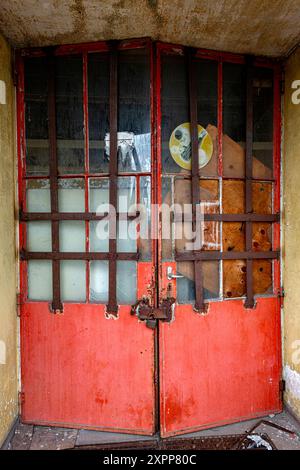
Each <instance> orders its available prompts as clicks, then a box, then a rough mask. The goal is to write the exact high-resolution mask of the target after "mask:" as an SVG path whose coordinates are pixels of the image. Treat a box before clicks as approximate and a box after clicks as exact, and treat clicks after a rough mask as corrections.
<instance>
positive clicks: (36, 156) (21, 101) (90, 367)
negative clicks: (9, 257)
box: [18, 40, 155, 435]
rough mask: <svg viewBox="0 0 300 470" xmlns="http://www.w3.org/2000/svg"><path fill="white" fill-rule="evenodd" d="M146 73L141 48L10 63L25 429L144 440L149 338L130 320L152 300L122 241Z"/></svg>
mask: <svg viewBox="0 0 300 470" xmlns="http://www.w3.org/2000/svg"><path fill="white" fill-rule="evenodd" d="M150 63H151V52H150V47H149V41H144V40H143V41H136V42H131V43H128V42H126V43H122V44H117V43H114V42H113V43H110V44H107V43H100V44H92V45H85V46H78V47H74V48H73V47H69V46H68V47H57V48H52V49H50V50H48V49H44V50H34V51H33V50H31V51H22V52H21V53H20V57H19V69H18V72H19V73H18V129H19V134H18V135H19V156H20V159H19V162H20V166H19V178H20V179H19V181H20V184H19V196H20V219H21V225H20V246H21V286H20V289H21V298H20V301H21V308H20V315H21V369H22V373H21V375H22V420H23V421H24V422H26V423H35V424H48V425H57V426H67V427H80V428H94V429H101V430H109V431H116V432H125V433H136V434H149V435H151V434H153V433H154V432H155V389H154V378H155V368H154V360H155V355H154V338H155V332H154V331H153V330H151V329H148V328H145V327H144V326H143V325H142V324H140V323H139V322H138V321H136V318H134V317H133V316H132V315H130V310H131V305H132V304H133V303H134V302H135V301H136V299H137V298H140V297H142V296H144V295H145V296H148V297H149V298H150V299H152V297H153V296H154V291H153V287H152V286H153V280H152V277H153V271H154V270H153V260H154V258H153V257H154V254H153V253H154V250H153V249H152V246H151V239H150V240H145V241H143V243H140V240H139V239H138V240H136V239H135V238H134V237H133V238H132V237H129V235H128V233H129V229H130V225H131V228H132V224H135V225H134V227H133V230H134V232H137V226H138V224H139V222H134V220H133V219H135V218H136V217H137V212H136V209H130V206H131V205H132V204H133V205H135V204H136V203H137V204H138V203H140V202H143V203H144V205H146V206H147V207H150V203H151V199H152V197H151V192H152V189H151V188H152V187H153V184H152V182H151V178H152V168H151V161H152V155H151V152H152V151H151V141H150V135H151V134H150V132H151V129H150V125H151V107H150V102H151V89H150V74H151V69H150ZM132 80H135V86H134V87H130V86H129V85H130V83H131V81H132ZM128 103H130V106H131V114H130V115H129V116H128V114H127V107H128ZM130 126H132V128H133V129H134V132H135V133H136V134H138V138H136V137H133V133H130V132H128V131H130V130H131V129H130ZM124 131H127V132H124ZM117 132H118V133H117ZM120 132H121V134H120ZM133 138H135V139H136V140H135V141H134V145H135V147H134V150H135V154H134V153H133V151H132V147H133ZM120 149H121V150H120ZM118 152H119V158H118V159H117V153H118ZM141 155H142V156H143V158H140V157H141ZM141 160H142V161H143V165H141V164H139V165H138V163H139V161H141ZM114 210H116V218H115V219H116V225H117V226H116V227H115V226H114V225H113V222H114V220H115V219H114V218H113V217H114V213H113V211H114ZM132 211H133V213H132ZM108 216H109V217H111V218H109V219H107V223H108V225H106V227H107V226H108V227H109V228H108V230H109V235H110V233H111V232H112V231H113V230H115V231H116V235H115V236H109V237H108V231H107V229H106V228H105V225H104V226H100V225H99V224H101V223H104V224H105V223H106V222H105V219H106V218H107V217H108ZM148 216H149V217H150V215H149V214H148ZM122 224H123V225H122ZM100 229H101V230H102V232H101V233H100V232H98V231H97V230H100ZM100 235H101V236H100ZM123 235H125V236H123Z"/></svg>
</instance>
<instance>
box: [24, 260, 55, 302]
mask: <svg viewBox="0 0 300 470" xmlns="http://www.w3.org/2000/svg"><path fill="white" fill-rule="evenodd" d="M27 275H28V299H29V300H49V301H50V300H52V261H48V260H47V261H45V260H42V261H41V260H30V261H28V263H27Z"/></svg>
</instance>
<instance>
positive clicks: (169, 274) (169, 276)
mask: <svg viewBox="0 0 300 470" xmlns="http://www.w3.org/2000/svg"><path fill="white" fill-rule="evenodd" d="M181 277H184V276H182V275H181V274H173V272H172V266H168V267H167V279H168V281H172V279H179V278H181Z"/></svg>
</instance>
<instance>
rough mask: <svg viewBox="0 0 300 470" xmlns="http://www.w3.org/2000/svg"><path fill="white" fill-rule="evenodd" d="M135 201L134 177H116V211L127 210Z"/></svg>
mask: <svg viewBox="0 0 300 470" xmlns="http://www.w3.org/2000/svg"><path fill="white" fill-rule="evenodd" d="M135 203H136V197H135V178H134V177H124V178H118V211H120V212H128V211H129V209H130V206H132V205H133V204H135Z"/></svg>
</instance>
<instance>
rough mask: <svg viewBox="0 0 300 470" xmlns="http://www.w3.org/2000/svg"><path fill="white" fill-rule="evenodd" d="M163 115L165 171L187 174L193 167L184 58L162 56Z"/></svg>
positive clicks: (163, 159) (162, 135) (162, 130)
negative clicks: (190, 167) (191, 165)
mask: <svg viewBox="0 0 300 470" xmlns="http://www.w3.org/2000/svg"><path fill="white" fill-rule="evenodd" d="M161 113H162V116H161V124H162V129H161V139H162V171H163V173H182V172H184V171H185V172H186V171H188V170H189V166H190V164H189V159H190V152H189V144H190V132H189V102H188V82H187V70H186V60H185V58H184V57H182V56H171V55H168V56H162V88H161ZM173 147H174V148H173ZM171 150H172V152H171Z"/></svg>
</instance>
